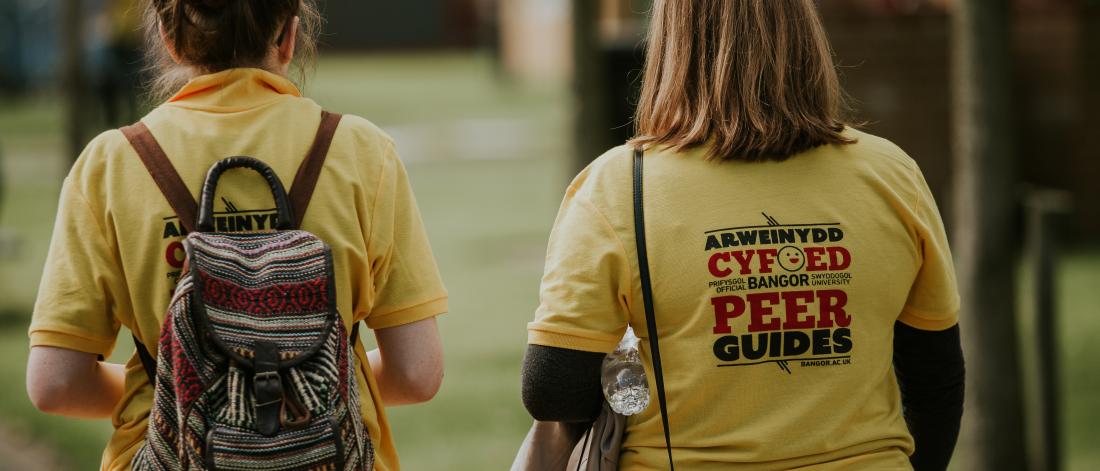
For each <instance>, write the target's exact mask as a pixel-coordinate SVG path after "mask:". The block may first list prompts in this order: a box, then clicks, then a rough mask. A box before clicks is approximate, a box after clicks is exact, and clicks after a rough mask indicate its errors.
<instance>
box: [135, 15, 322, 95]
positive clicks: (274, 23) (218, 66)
mask: <svg viewBox="0 0 1100 471" xmlns="http://www.w3.org/2000/svg"><path fill="white" fill-rule="evenodd" d="M147 1H148V5H149V6H148V8H146V11H145V36H146V43H147V49H146V56H147V60H148V63H149V67H148V68H149V69H150V71H151V72H152V74H153V80H152V82H151V83H150V87H149V88H150V94H151V95H152V97H153V99H154V100H157V101H163V100H164V99H167V98H168V97H169V96H171V95H172V94H173V93H175V92H176V91H177V90H178V89H179V88H180V87H181V86H183V84H184V83H185V82H186V81H187V80H189V79H190V78H191V77H192V76H193V75H195V74H197V73H213V72H219V71H222V70H225V69H230V68H233V67H259V68H263V67H264V66H265V65H266V64H265V63H264V61H265V60H266V59H267V57H268V56H269V54H270V52H271V48H272V47H275V45H276V44H277V43H278V42H279V41H280V40H281V39H282V35H283V31H284V30H285V28H286V24H287V21H289V20H290V19H292V18H293V17H294V16H298V17H299V19H300V21H299V24H298V35H297V37H296V38H295V41H296V44H295V58H294V64H293V65H294V70H295V72H296V75H297V79H298V81H299V82H301V81H304V80H305V76H306V73H307V71H308V69H309V68H310V67H311V66H312V65H313V61H314V58H315V57H316V53H317V34H318V32H319V30H320V26H321V15H320V13H319V12H318V10H317V5H316V0H264V1H253V0H147ZM161 28H163V29H164V33H163V35H162V34H161ZM165 39H167V40H168V41H170V42H171V44H172V48H173V49H174V50H175V52H176V56H177V57H178V58H179V59H180V61H181V62H183V64H176V63H175V61H173V60H172V58H171V57H170V56H169V55H168V51H167V45H166V44H164V40H165Z"/></svg>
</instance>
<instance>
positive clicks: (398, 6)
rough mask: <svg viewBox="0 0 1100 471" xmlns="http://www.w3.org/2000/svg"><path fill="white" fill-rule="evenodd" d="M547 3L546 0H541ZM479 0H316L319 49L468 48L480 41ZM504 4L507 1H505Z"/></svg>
mask: <svg viewBox="0 0 1100 471" xmlns="http://www.w3.org/2000/svg"><path fill="white" fill-rule="evenodd" d="M547 1H550V0H547ZM484 3H486V1H485V0H402V1H399V2H392V1H371V2H338V1H332V0H321V1H320V2H319V6H320V8H321V12H322V13H323V14H324V17H325V34H324V36H323V37H322V41H321V42H322V45H323V46H326V47H329V48H335V49H345V50H348V49H350V50H378V49H425V48H432V49H439V48H468V47H473V46H475V45H477V43H478V41H479V38H481V37H483V35H482V34H481V32H480V28H481V27H482V24H483V21H482V20H483V18H481V17H480V12H482V11H484V8H483V7H482V6H481V4H484ZM505 3H507V2H505Z"/></svg>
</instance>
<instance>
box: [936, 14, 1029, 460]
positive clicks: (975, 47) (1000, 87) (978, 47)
mask: <svg viewBox="0 0 1100 471" xmlns="http://www.w3.org/2000/svg"><path fill="white" fill-rule="evenodd" d="M1009 3H1010V2H1006V1H1004V0H960V1H958V2H957V3H956V10H955V12H954V14H953V15H952V19H951V20H952V30H953V36H952V39H953V50H952V54H953V64H952V65H953V67H952V80H951V83H952V87H953V90H952V92H953V99H954V104H953V118H954V126H953V132H954V136H953V137H954V139H953V144H954V164H953V167H954V168H953V170H954V172H953V175H954V178H955V181H954V192H953V200H954V210H955V211H954V218H953V219H954V221H953V222H954V224H953V227H952V236H953V240H952V243H953V248H954V251H955V254H956V256H957V262H958V281H959V287H960V289H961V294H962V305H961V312H960V315H961V317H962V321H961V326H962V333H963V348H964V351H965V352H966V363H967V366H966V370H967V377H966V379H967V384H966V406H965V407H966V409H965V410H966V412H967V416H966V418H965V419H964V423H963V431H962V437H961V439H962V440H961V441H962V443H963V445H964V447H965V448H966V449H965V450H964V451H963V452H962V453H960V455H961V456H964V457H966V459H967V460H968V462H966V463H963V466H962V467H961V468H960V469H966V470H977V471H985V470H989V471H993V470H996V471H1005V470H1018V469H1026V468H1027V463H1028V460H1027V456H1026V451H1025V450H1026V447H1025V434H1024V419H1023V411H1024V408H1023V399H1022V394H1021V385H1022V382H1021V376H1020V364H1019V363H1020V362H1019V358H1018V357H1017V351H1018V349H1017V346H1018V345H1019V343H1018V334H1017V327H1016V314H1015V312H1016V309H1015V303H1016V289H1015V284H1016V279H1015V275H1016V273H1015V268H1016V260H1017V254H1018V253H1019V241H1018V240H1017V236H1016V234H1017V233H1018V229H1017V228H1016V227H1017V226H1016V220H1015V215H1016V208H1017V203H1016V202H1017V201H1018V198H1016V188H1017V183H1018V180H1017V165H1016V158H1015V156H1014V152H1015V146H1014V143H1013V142H1012V136H1013V134H1014V130H1013V123H1012V121H1011V119H1012V116H1013V113H1012V109H1011V106H1010V102H1011V86H1010V82H1011V79H1010V75H1011V72H1012V69H1011V67H1010V60H1011V57H1010V50H1009V45H1010V44H1011V41H1010V34H1009V19H1010V16H1009V15H1010V5H1009Z"/></svg>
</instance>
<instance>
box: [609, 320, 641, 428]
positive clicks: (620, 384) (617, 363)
mask: <svg viewBox="0 0 1100 471" xmlns="http://www.w3.org/2000/svg"><path fill="white" fill-rule="evenodd" d="M600 379H601V382H602V383H603V395H604V397H605V398H607V402H608V404H610V405H611V410H614V411H615V412H618V413H620V414H622V415H634V414H637V413H639V412H641V411H643V410H645V408H646V407H648V406H649V383H648V382H647V381H646V376H645V368H643V367H642V359H641V356H640V355H639V354H638V337H636V336H634V330H633V329H631V328H630V327H627V329H626V335H623V339H622V340H621V341H620V342H619V346H618V348H616V349H615V351H614V352H611V353H610V354H608V355H607V356H606V357H604V359H603V371H602V374H601V378H600Z"/></svg>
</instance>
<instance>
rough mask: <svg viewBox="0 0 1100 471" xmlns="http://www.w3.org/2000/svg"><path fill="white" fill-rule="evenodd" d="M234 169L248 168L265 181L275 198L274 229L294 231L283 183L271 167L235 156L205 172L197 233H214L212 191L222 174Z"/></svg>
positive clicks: (218, 162)
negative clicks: (275, 217) (275, 215)
mask: <svg viewBox="0 0 1100 471" xmlns="http://www.w3.org/2000/svg"><path fill="white" fill-rule="evenodd" d="M234 168H250V169H252V170H255V171H256V172H257V173H259V174H260V176H262V177H264V179H265V180H267V184H268V186H269V187H271V194H272V196H273V197H274V198H275V210H276V212H277V214H278V225H277V226H276V228H277V229H278V230H281V231H288V230H291V229H294V217H293V216H292V214H293V209H292V208H291V207H290V200H289V199H288V198H287V195H286V189H285V188H283V182H282V181H280V180H279V176H278V175H276V174H275V171H274V170H272V169H271V167H269V166H268V165H267V164H265V163H263V162H261V161H260V160H258V159H255V158H252V157H245V156H237V157H227V158H224V159H222V160H219V161H217V162H215V163H214V165H213V166H211V167H210V170H209V171H208V172H206V183H204V184H203V186H202V196H201V199H200V200H199V220H198V224H197V228H198V230H199V232H213V231H214V191H215V190H217V189H218V179H220V178H221V176H222V173H225V171H226V170H230V169H234Z"/></svg>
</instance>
